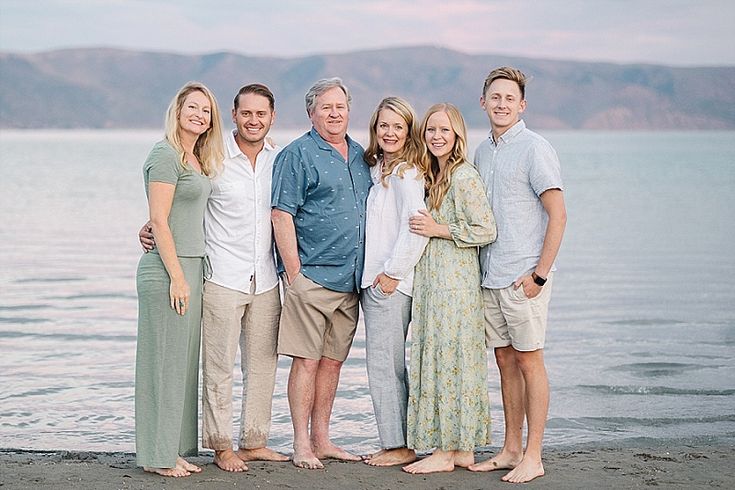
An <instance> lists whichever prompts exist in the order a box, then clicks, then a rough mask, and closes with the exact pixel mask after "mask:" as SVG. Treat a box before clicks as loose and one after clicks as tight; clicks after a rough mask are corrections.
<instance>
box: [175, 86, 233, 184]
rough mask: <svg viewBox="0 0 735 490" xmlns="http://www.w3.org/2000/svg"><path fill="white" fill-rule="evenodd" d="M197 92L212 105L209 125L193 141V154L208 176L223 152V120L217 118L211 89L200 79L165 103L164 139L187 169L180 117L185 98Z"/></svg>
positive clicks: (212, 172)
mask: <svg viewBox="0 0 735 490" xmlns="http://www.w3.org/2000/svg"><path fill="white" fill-rule="evenodd" d="M196 91H199V92H201V93H203V94H204V95H205V96H206V97H207V99H209V104H210V105H211V107H212V112H211V114H210V116H211V122H210V124H209V128H208V129H207V130H206V131H205V132H204V133H202V134H200V135H199V138H197V141H196V143H194V155H195V156H196V157H197V159H198V160H199V164H200V165H201V167H202V172H203V173H204V175H208V176H210V175H212V174H214V173H215V172H216V171H218V170H219V168H220V166H221V165H222V159H223V158H224V154H225V153H224V147H223V144H222V119H221V117H220V112H219V106H218V105H217V99H215V98H214V94H213V93H212V91H211V90H209V89H208V88H207V87H206V86H205V85H204V84H202V83H200V82H188V83H187V84H186V85H184V86H183V87H181V88H180V89H179V91H178V92H177V93H176V95H175V96H174V98H173V99H171V103H170V104H169V105H168V110H167V111H166V120H165V132H166V140H167V141H168V142H169V144H170V145H171V146H172V147H173V148H174V149H175V150H176V151H177V152H178V153H179V158H180V159H181V165H182V167H184V168H188V165H187V163H186V151H185V150H184V146H183V145H182V144H181V135H180V133H179V131H180V129H181V127H180V125H179V117H180V116H181V109H182V108H183V106H184V101H185V100H186V97H187V96H188V95H189V94H190V93H192V92H196Z"/></svg>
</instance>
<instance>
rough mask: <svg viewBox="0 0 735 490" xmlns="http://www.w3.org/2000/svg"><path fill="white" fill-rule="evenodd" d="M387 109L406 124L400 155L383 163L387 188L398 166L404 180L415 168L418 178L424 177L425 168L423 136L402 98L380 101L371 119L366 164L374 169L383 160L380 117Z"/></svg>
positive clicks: (410, 110)
mask: <svg viewBox="0 0 735 490" xmlns="http://www.w3.org/2000/svg"><path fill="white" fill-rule="evenodd" d="M383 109H387V110H390V111H393V112H395V113H396V114H397V115H398V116H400V117H401V118H402V119H403V121H404V122H405V124H406V132H407V134H406V143H405V144H404V145H403V148H401V150H400V151H399V152H398V154H397V155H396V156H395V157H394V158H392V159H391V160H390V161H383V167H382V168H381V171H380V182H381V183H382V184H383V186H387V185H388V183H387V179H388V176H390V175H391V174H392V173H393V171H394V170H395V168H396V166H398V171H397V172H396V174H397V175H398V176H399V177H401V178H403V174H404V173H405V172H406V170H408V169H410V168H415V169H416V170H417V171H418V177H419V178H420V177H423V175H424V173H425V168H424V167H422V166H421V158H420V155H421V139H420V138H421V136H420V135H419V132H418V127H417V124H416V122H417V121H416V119H417V118H416V113H415V112H414V110H413V107H411V104H409V103H408V102H407V101H406V100H404V99H402V98H400V97H386V98H385V99H383V100H381V101H380V104H378V107H377V108H376V109H375V112H373V116H372V117H371V118H370V127H369V131H370V143H369V144H368V147H367V150H365V155H364V157H363V158H364V159H365V162H366V163H367V164H368V165H369V166H371V167H373V166H375V165H377V164H378V162H379V161H380V160H381V159H383V160H384V156H385V155H384V154H383V150H382V149H381V148H380V145H379V144H378V117H380V111H382V110H383Z"/></svg>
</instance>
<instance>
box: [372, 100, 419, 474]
mask: <svg viewBox="0 0 735 490" xmlns="http://www.w3.org/2000/svg"><path fill="white" fill-rule="evenodd" d="M416 123H417V122H416V115H415V113H414V111H413V109H412V108H411V106H410V105H409V104H408V102H406V101H405V100H403V99H401V98H399V97H387V98H385V99H383V100H382V101H381V102H380V104H379V105H378V107H377V109H375V112H374V113H373V116H372V118H371V120H370V144H369V146H368V148H367V150H366V151H365V161H366V162H367V164H368V165H369V166H370V168H371V170H370V172H371V175H372V179H373V186H372V188H371V189H370V195H369V196H368V201H367V219H366V221H367V224H366V228H365V235H366V236H365V267H364V271H363V276H362V284H361V288H362V295H361V304H362V310H363V313H364V317H365V336H366V352H367V372H368V383H369V385H370V396H371V397H372V400H373V409H374V411H375V419H376V422H377V424H378V434H379V435H380V445H381V448H382V449H381V450H380V451H378V452H377V453H375V454H373V455H371V456H368V457H367V458H366V460H365V462H366V463H367V464H369V465H373V466H391V465H398V464H406V463H410V462H412V461H414V460H415V459H416V453H415V452H414V451H413V450H412V449H409V448H407V447H406V405H407V400H408V377H407V375H406V361H405V344H406V334H407V332H408V324H409V322H410V321H411V291H412V289H413V269H414V266H415V265H416V263H417V262H418V260H419V258H420V257H421V254H422V253H423V251H424V247H425V246H426V243H427V242H428V239H427V238H426V237H423V236H420V235H417V234H414V233H411V232H410V231H409V227H408V219H409V217H410V216H411V215H413V214H415V213H417V212H418V210H419V209H424V208H425V207H426V206H425V204H424V169H422V168H420V167H419V162H420V158H419V151H420V150H419V149H420V141H421V140H420V137H419V135H418V133H417V128H416Z"/></svg>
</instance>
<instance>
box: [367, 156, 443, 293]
mask: <svg viewBox="0 0 735 490" xmlns="http://www.w3.org/2000/svg"><path fill="white" fill-rule="evenodd" d="M399 167H400V165H397V166H396V167H395V168H394V169H393V173H392V174H391V175H390V176H388V178H387V179H386V180H387V184H388V186H387V187H386V186H384V185H383V184H382V183H381V182H380V175H381V164H378V165H375V166H373V167H371V168H370V175H371V177H372V179H373V186H372V187H371V188H370V194H369V195H368V199H367V213H366V224H365V267H364V269H363V273H362V284H361V287H363V288H367V287H370V286H371V285H372V284H373V281H374V280H375V277H376V276H377V275H378V274H380V273H381V272H383V273H385V274H386V275H387V276H389V277H392V278H394V279H400V280H401V282H399V283H398V287H397V289H398V291H400V292H402V293H403V294H405V295H407V296H411V292H412V290H413V269H414V266H415V265H416V263H417V262H418V261H419V259H420V258H421V254H422V253H423V252H424V248H425V247H426V244H427V243H428V242H429V239H428V238H426V237H423V236H421V235H416V234H415V233H411V231H410V230H409V228H408V218H410V217H411V216H412V215H414V214H416V213H417V212H418V210H419V209H426V204H425V203H424V179H417V178H416V176H417V175H418V173H417V171H416V169H415V168H410V169H407V170H406V171H405V172H404V174H403V177H402V178H401V177H399V176H398V175H397V174H398V168H399Z"/></svg>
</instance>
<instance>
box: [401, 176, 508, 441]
mask: <svg viewBox="0 0 735 490" xmlns="http://www.w3.org/2000/svg"><path fill="white" fill-rule="evenodd" d="M431 215H432V216H433V217H434V219H435V220H436V221H437V223H440V224H448V225H449V232H450V234H451V236H452V239H451V240H447V239H444V238H436V237H435V238H431V240H430V241H429V244H428V245H427V246H426V250H425V251H424V255H423V256H422V257H421V260H420V261H419V262H418V264H417V265H416V272H415V276H414V277H415V278H414V288H413V313H412V327H411V328H412V330H411V361H410V373H409V398H408V446H409V447H410V448H413V449H417V450H419V451H423V450H429V449H432V448H438V449H442V450H445V451H451V450H459V451H471V450H473V449H474V448H475V447H477V446H484V445H487V444H489V443H490V407H489V400H488V392H487V351H486V350H485V326H484V317H483V306H482V293H481V290H480V264H479V259H478V252H477V247H478V246H481V245H486V244H488V243H490V242H492V241H493V240H495V236H496V228H495V218H494V217H493V214H492V211H491V209H490V205H489V204H488V201H487V197H486V196H485V190H484V188H483V183H482V180H481V179H480V176H479V174H478V173H477V171H476V170H475V168H474V167H472V166H471V165H470V164H468V163H464V164H462V165H460V166H459V167H457V168H456V169H455V171H454V172H453V174H452V177H451V184H450V187H449V190H448V192H447V194H446V196H445V197H444V200H443V202H442V204H441V206H440V207H439V209H438V210H432V211H431Z"/></svg>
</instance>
